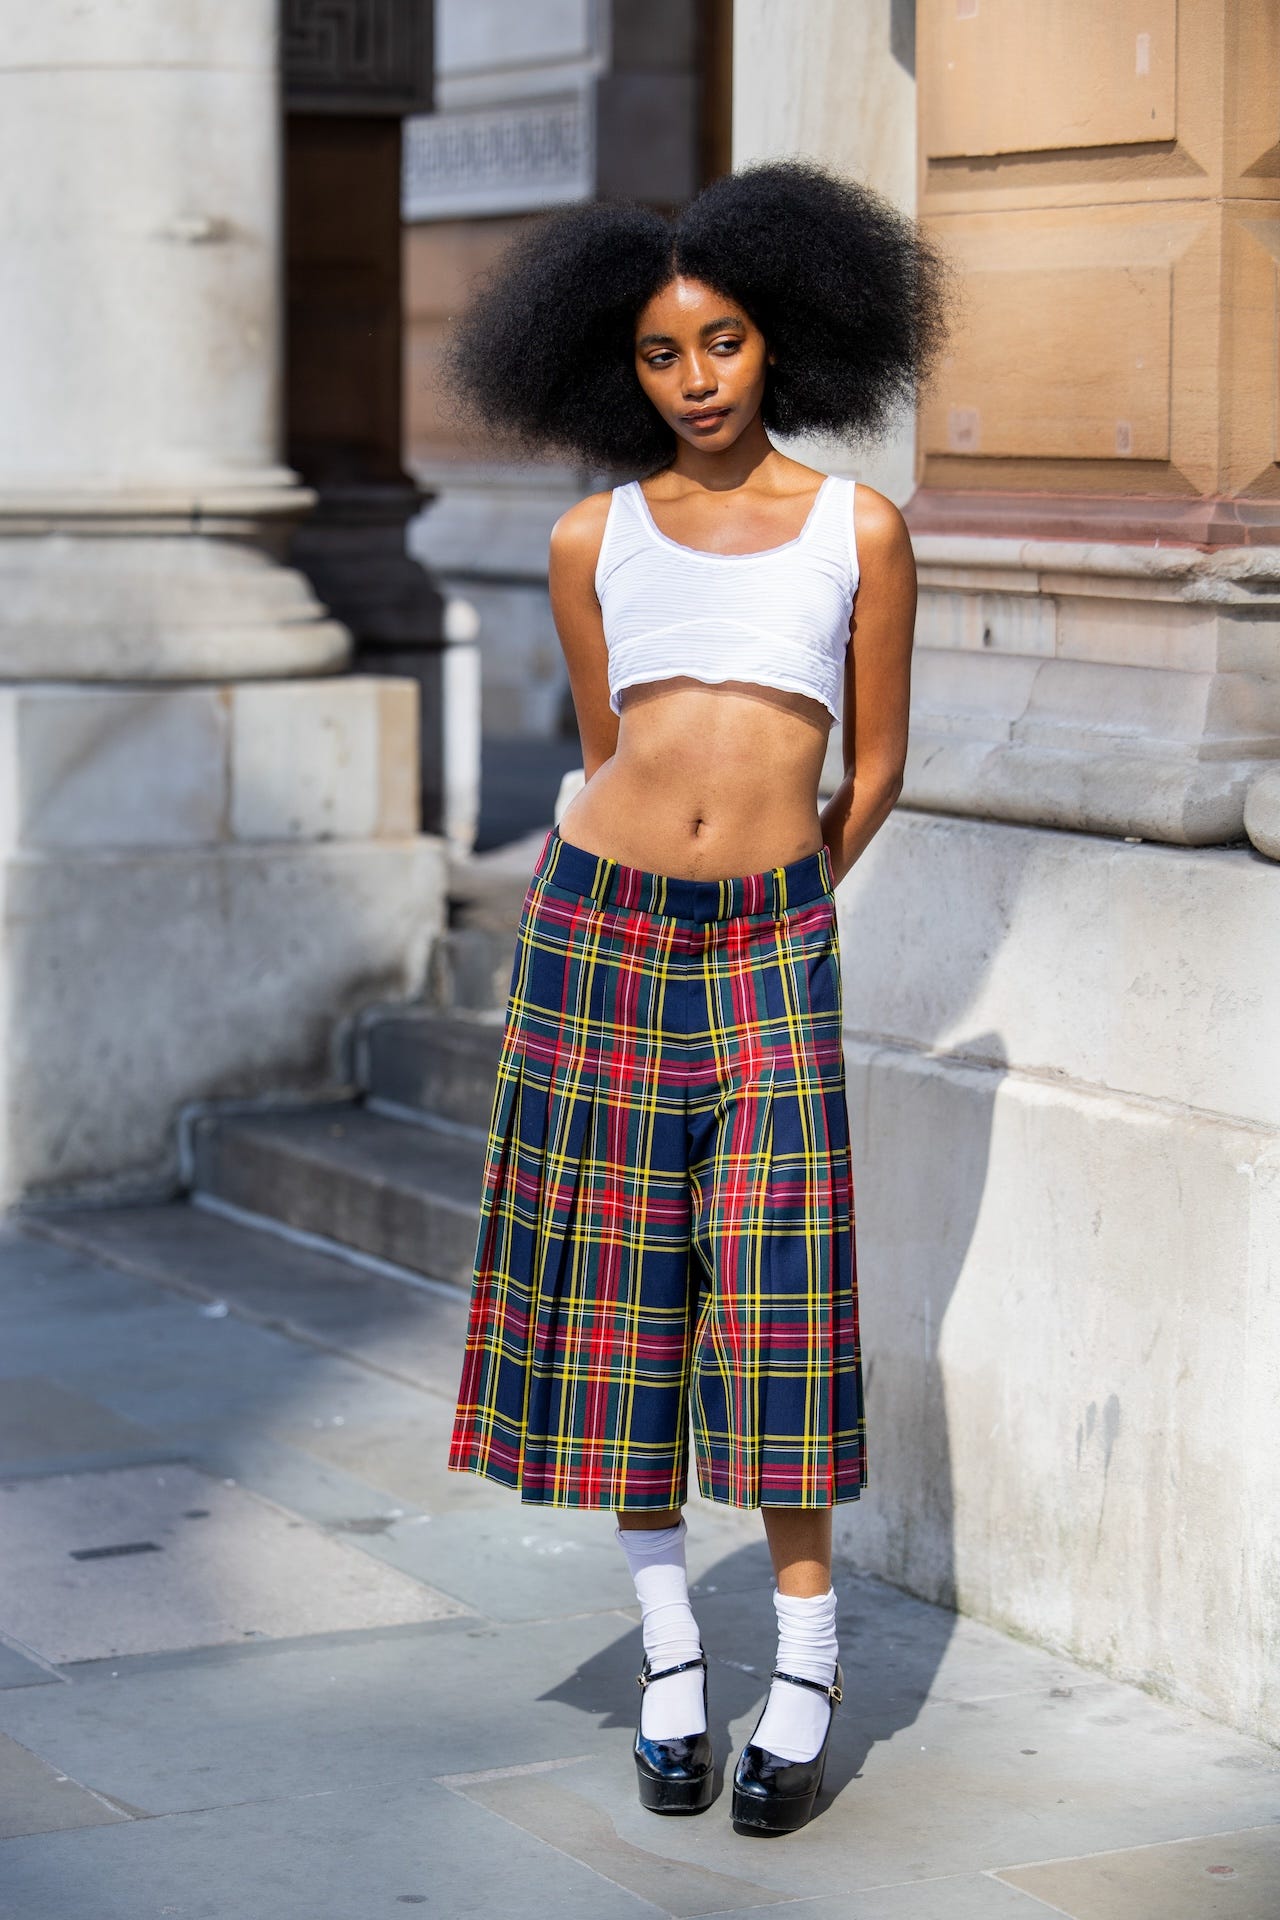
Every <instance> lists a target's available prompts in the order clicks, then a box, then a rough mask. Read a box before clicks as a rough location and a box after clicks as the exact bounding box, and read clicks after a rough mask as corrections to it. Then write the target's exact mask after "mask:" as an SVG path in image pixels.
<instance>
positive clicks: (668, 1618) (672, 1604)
mask: <svg viewBox="0 0 1280 1920" xmlns="http://www.w3.org/2000/svg"><path fill="white" fill-rule="evenodd" d="M614 1532H615V1533H616V1534H617V1536H618V1539H619V1541H620V1542H621V1545H622V1551H623V1552H624V1553H625V1554H626V1556H627V1565H628V1566H629V1567H630V1569H631V1578H632V1579H633V1580H634V1581H635V1583H636V1599H637V1600H638V1601H639V1602H640V1612H641V1616H642V1632H643V1634H644V1650H645V1652H646V1653H647V1654H648V1656H649V1665H650V1666H651V1667H652V1668H653V1670H654V1672H655V1673H658V1672H661V1670H662V1668H663V1667H672V1666H675V1665H676V1663H677V1662H678V1661H680V1660H696V1659H697V1657H698V1655H699V1654H700V1653H701V1651H702V1645H701V1641H700V1640H699V1637H698V1623H697V1621H696V1620H695V1619H694V1617H693V1612H692V1610H691V1608H690V1606H689V1580H688V1575H687V1573H686V1572H685V1562H684V1542H685V1534H686V1533H687V1532H688V1528H687V1527H686V1525H685V1522H684V1519H683V1517H682V1518H681V1519H680V1521H679V1522H678V1524H677V1525H676V1526H674V1527H620V1526H617V1525H615V1527H614ZM792 1691H793V1692H794V1691H795V1689H794V1688H793V1689H792ZM706 1725H707V1718H706V1715H705V1713H704V1712H703V1710H702V1668H701V1667H690V1668H689V1669H688V1670H687V1671H686V1672H685V1673H673V1674H671V1675H670V1676H669V1678H668V1679H666V1680H655V1681H654V1682H653V1683H652V1685H650V1686H647V1687H646V1688H645V1689H644V1695H643V1698H642V1701H641V1706H640V1731H641V1732H642V1733H643V1734H644V1736H645V1738H646V1739H647V1740H675V1739H678V1738H679V1736H680V1735H681V1734H685V1733H703V1732H705V1730H706Z"/></svg>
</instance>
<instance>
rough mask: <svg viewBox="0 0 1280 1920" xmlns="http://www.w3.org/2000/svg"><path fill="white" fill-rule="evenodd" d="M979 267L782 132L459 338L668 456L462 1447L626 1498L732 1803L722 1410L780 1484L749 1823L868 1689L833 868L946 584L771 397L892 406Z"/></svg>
mask: <svg viewBox="0 0 1280 1920" xmlns="http://www.w3.org/2000/svg"><path fill="white" fill-rule="evenodd" d="M941 279H942V276H941V270H940V267H939V263H938V261H937V259H936V257H935V256H934V254H933V253H932V252H931V250H930V248H929V247H928V245H927V244H926V243H925V242H924V240H923V239H922V237H921V236H920V234H919V233H918V231H917V230H916V229H915V227H914V226H913V225H912V224H911V223H910V222H908V221H905V220H903V219H902V218H901V217H900V216H899V215H897V214H896V213H894V212H893V210H892V209H891V208H889V207H888V206H887V205H886V204H885V203H884V202H882V201H880V200H879V199H877V198H876V197H875V196H874V195H872V194H870V193H868V192H867V191H865V190H864V189H862V188H860V187H858V186H856V185H854V184H853V183H851V182H849V181H846V180H843V179H841V178H839V177H838V176H836V175H833V174H831V173H829V172H827V171H825V170H823V169H821V168H819V167H817V166H815V165H812V164H810V163H805V162H800V161H787V162H777V163H769V164H764V165H758V166H754V167H749V168H747V169H744V170H743V171H741V172H739V173H737V174H734V175H729V176H726V177H725V178H723V179H721V180H718V181H716V182H715V183H714V184H713V185H711V186H710V187H708V188H707V189H705V190H704V191H703V192H702V193H701V194H700V195H699V196H698V197H697V199H695V200H694V201H693V202H692V203H691V204H690V205H689V206H688V207H686V208H685V209H684V211H683V212H682V213H681V214H680V215H679V216H678V217H677V218H676V219H675V220H674V221H673V222H668V221H667V220H665V219H663V218H661V217H660V216H659V215H658V214H656V213H653V212H651V211H648V210H646V209H643V208H640V207H635V206H630V205H619V204H608V203H605V204H596V205H591V206H585V207H580V208H575V209H572V210H571V211H569V212H567V213H565V214H562V215H558V216H556V217H555V218H553V219H551V220H550V221H547V222H544V223H542V224H541V225H540V226H539V227H538V228H537V230H536V231H534V232H532V233H531V234H529V235H526V236H524V237H522V239H521V240H520V241H518V242H517V243H516V245H515V247H514V248H512V249H511V250H509V252H508V253H507V254H506V255H505V256H504V258H503V259H502V260H501V261H500V262H499V264H498V267H497V268H496V269H495V270H494V272H493V273H492V274H491V275H490V277H489V279H488V281H487V283H486V285H485V286H484V288H483V289H482V290H481V292H480V293H479V294H478V296H477V297H476V299H475V300H474V301H473V303H472V305H471V307H470V308H469V310H468V312H467V313H466V314H465V315H463V316H462V318H461V320H460V321H459V322H458V323H457V324H456V326H455V328H454V332H453V334H452V337H451V342H450V345H449V348H448V351H447V355H446V363H445V364H446V370H447V373H448V375H449V376H450V380H451V383H452V386H453V389H454V391H455V392H456V393H457V395H458V396H460V398H461V400H462V402H463V405H464V407H465V408H466V409H467V410H468V411H469V413H470V414H472V415H478V416H479V418H480V419H481V420H482V421H483V422H484V423H485V424H487V425H489V426H492V427H497V428H499V429H501V430H503V431H504V432H505V433H507V434H508V435H512V436H514V437H515V439H516V440H517V441H518V442H519V443H522V444H523V445H524V446H525V447H528V448H530V449H532V450H533V451H534V452H538V453H545V452H548V451H554V452H556V453H557V454H559V455H561V456H564V455H565V454H568V455H570V456H576V457H577V458H579V459H585V460H586V461H587V462H588V463H590V464H591V465H593V466H596V467H598V468H599V467H603V468H605V469H612V470H615V471H616V470H619V469H621V470H623V471H626V470H628V469H630V470H631V471H633V472H634V473H635V474H636V476H637V477H635V478H633V479H631V480H629V481H627V482H626V483H625V484H623V485H620V486H617V487H614V488H611V489H608V490H605V491H601V492H597V493H592V494H591V495H589V496H588V497H587V498H586V499H584V500H582V501H580V502H579V503H578V504H577V505H576V506H574V507H572V508H571V509H570V510H569V511H568V512H567V513H565V514H563V515H562V516H561V517H560V519H559V520H558V521H557V522H556V525H555V527H554V529H553V531H552V535H551V547H550V589H551V604H552V610H553V613H554V617H555V622H556V627H557V630H558V633H559V637H560V641H561V644H562V646H563V649H564V655H565V659H566V662H567V665H568V672H569V679H570V684H571V688H572V693H573V700H574V705H575V708H576V711H577V717H578V724H579V729H580V733H581V739H582V749H583V760H584V769H585V773H586V784H585V786H584V787H583V788H582V789H581V790H580V791H579V792H578V793H577V795H576V796H575V797H574V799H573V801H572V803H571V804H570V805H569V806H568V808H567V809H566V811H565V812H564V814H563V816H562V818H561V820H560V822H559V825H558V827H557V828H553V829H552V830H551V831H550V832H549V833H548V835H547V838H546V841H545V842H544V845H543V848H542V851H541V854H540V856H539V859H538V862H537V865H536V868H535V871H534V875H533V879H532V881H531V883H530V887H529V890H528V894H527V896H526V899H525V904H524V910H523V914H522V917H521V923H520V932H519V941H518V946H517V952H516V958H515V965H514V968H513V972H512V980H511V998H510V1002H509V1006H508V1010H507V1020H506V1028H505V1032H504V1038H503V1046H502V1054H501V1061H500V1066H499V1073H498V1083H497V1087H496V1090H495V1096H494V1103H493V1113H492V1124H491V1128H490V1134H489V1143H488V1162H487V1167H486V1173H485V1182H484V1192H483V1201H482V1217H481V1223H480V1232H479V1237H478V1242H477V1249H476V1264H475V1278H474V1283H473V1289H472V1298H471V1315H470V1328H469V1335H468V1342H467V1352H466V1359H465V1363H464V1368H463V1375H462V1382H461V1387H460V1392H459V1396H458V1407H457V1416H456V1422H455V1427H454V1434H453V1441H452V1445H451V1449H450V1456H449V1462H450V1465H451V1466H452V1467H455V1468H457V1469H459V1470H464V1471H472V1472H476V1473H481V1474H485V1475H488V1476H489V1477H490V1478H492V1479H495V1480H498V1481H501V1482H503V1483H504V1484H506V1485H508V1486H511V1487H514V1488H517V1489H518V1490H519V1491H520V1494H521V1497H522V1499H524V1500H526V1501H534V1502H541V1503H545V1504H550V1505H555V1506H563V1507H595V1508H610V1509H612V1510H613V1511H614V1513H615V1515H616V1526H615V1531H616V1533H617V1537H618V1539H619V1541H620V1543H621V1545H622V1548H623V1550H624V1552H625V1553H626V1556H627V1560H628V1564H629V1566H630V1569H631V1572H632V1575H633V1577H634V1580H635V1588H636V1594H637V1598H638V1600H639V1603H640V1607H641V1612H642V1616H643V1639H644V1665H643V1670H642V1672H641V1674H640V1676H639V1678H640V1684H641V1689H642V1693H641V1702H642V1704H641V1716H640V1724H639V1727H638V1728H637V1732H636V1741H635V1759H636V1767H637V1774H638V1779H639V1790H640V1797H641V1800H642V1802H643V1803H644V1805H646V1806H647V1807H650V1808H652V1809H653V1810H654V1811H656V1812H697V1811H700V1810H701V1809H702V1808H704V1807H706V1806H707V1805H708V1804H709V1803H710V1799H711V1791H712V1761H713V1756H712V1752H711V1742H710V1738H709V1735H708V1733H707V1711H706V1710H707V1666H706V1658H705V1655H704V1653H703V1649H702V1644H701V1638H700V1635H699V1632H698V1628H697V1624H696V1622H695V1620H694V1617H693V1614H692V1611H691V1609H690V1606H689V1596H688V1588H687V1582H686V1573H685V1554H684V1541H685V1522H684V1519H683V1516H682V1513H681V1507H682V1504H683V1501H684V1499H685V1496H686V1475H687V1466H688V1453H689V1448H688V1429H689V1416H690V1411H691V1412H692V1427H693V1452H694V1456H695V1459H696V1465H697V1474H698V1484H699V1488H700V1491H701V1492H702V1494H703V1495H704V1496H705V1497H707V1498H709V1499H711V1500H715V1501H721V1502H724V1503H726V1504H729V1505H732V1506H739V1507H752V1506H759V1507H760V1508H761V1509H762V1511H763V1518H764V1526H765V1531H766V1534H767V1537H768V1542H769V1547H770V1551H771V1555H772V1560H773V1566H774V1574H775V1581H776V1585H775V1589H774V1604H775V1608H776V1612H777V1618H778V1629H779V1638H778V1659H777V1664H776V1667H775V1670H774V1673H773V1677H772V1682H771V1686H770V1691H769V1695H768V1698H767V1700H766V1702H765V1704H764V1709H763V1712H762V1714H761V1717H760V1719H759V1721H758V1723H757V1725H756V1727H755V1730H754V1732H753V1734H752V1737H751V1739H750V1741H749V1742H748V1743H747V1745H746V1747H745V1748H744V1750H743V1752H742V1754H741V1755H740V1756H739V1759H738V1764H737V1768H736V1771H735V1776H734V1791H733V1818H734V1824H735V1826H736V1827H738V1829H739V1830H740V1831H745V1832H758V1831H764V1832H777V1831H789V1830H794V1829H795V1828H797V1827H800V1826H802V1825H803V1824H804V1823H805V1821H806V1820H807V1819H808V1818H809V1815H810V1812H811V1810H812V1807H813V1802H814V1798H815V1795H816V1793H817V1790H818V1787H819V1785H820V1784H821V1777H822V1769H823V1763H824V1761H825V1757H826V1750H827V1741H828V1737H829V1733H830V1723H831V1717H832V1708H833V1705H834V1703H835V1702H837V1701H838V1700H839V1699H840V1697H841V1671H840V1667H839V1664H838V1661H837V1652H838V1648H837V1641H836V1595H835V1592H834V1590H833V1588H832V1582H831V1513H832V1508H833V1506H835V1505H836V1504H837V1503H838V1502H842V1501H851V1500H856V1499H857V1498H858V1496H859V1494H860V1492H861V1489H862V1487H863V1486H864V1485H865V1484H866V1459H865V1448H864V1423H863V1404H862V1378H861V1363H860V1352H859V1344H858V1312H857V1296H856V1282H855V1271H854V1248H853V1195H852V1185H851V1176H850V1165H849V1138H848V1115H847V1108H846V1103H845V1082H844V1062H843V1053H842V1045H841V988H840V957H839V946H838V937H837V926H836V906H835V897H834V889H835V887H836V886H837V885H838V883H839V882H840V880H841V879H842V878H843V877H844V875H845V874H846V873H847V872H848V871H849V869H850V868H851V867H852V865H853V863H854V861H855V860H856V859H857V858H858V856H859V854H861V853H862V851H863V849H864V848H865V847H866V846H867V844H868V842H869V841H870V840H871V838H872V837H873V835H874V834H875V833H876V831H877V829H878V828H879V827H880V826H881V824H882V823H883V821H884V820H885V818H886V817H887V815H888V813H889V811H890V809H891V808H892V806H893V804H894V801H895V800H896V798H897V796H898V793H899V792H900V790H901V783H902V769H903V762H904V757H905V752H906V738H907V710H908V694H909V663H910V652H911V641H912V628H913V623H914V616H915V570H914V564H913V560H912V554H911V546H910V542H909V540H908V537H907V532H906V528H905V526H904V524H903V520H902V517H901V515H900V514H899V513H898V511H897V509H896V508H895V507H894V506H893V505H892V504H891V503H890V502H889V501H888V500H887V499H885V498H884V497H883V496H882V495H881V494H879V493H876V492H874V491H872V490H871V489H870V488H868V487H865V486H861V485H855V483H854V482H853V481H851V480H847V479H844V478H842V477H838V476H830V475H829V476H825V477H824V476H823V475H822V474H821V473H819V472H816V471H815V470H814V469H813V468H811V467H808V466H806V465H804V464H803V463H802V462H800V461H797V460H793V459H790V458H789V457H788V456H787V455H785V454H784V453H782V452H781V451H780V450H779V449H778V448H777V447H775V446H774V444H773V442H772V440H771V438H770V434H771V432H772V431H777V432H779V433H795V432H799V431H822V432H827V433H836V434H843V435H846V436H859V435H864V434H866V433H867V432H868V431H870V430H872V429H874V428H875V427H877V426H878V425H880V424H882V423H883V421H884V419H885V417H886V415H887V413H888V412H889V411H890V409H891V408H892V407H893V405H894V404H895V403H897V402H900V401H903V400H906V399H909V398H910V397H911V396H912V395H913V393H914V392H915V391H916V388H917V386H918V383H919V381H920V379H921V377H922V375H923V373H924V371H925V368H926V365H927V363H928V361H929V360H930V358H931V356H932V355H933V353H934V352H935V351H936V348H937V345H938V343H939V340H940V337H941V332H942V322H941V318H940V315H941V307H942V297H941ZM833 720H842V721H843V729H844V731H843V748H844V764H845V769H846V771H845V776H844V779H843V781H842V782H841V784H840V786H839V787H838V788H837V790H836V792H835V793H834V794H833V795H832V797H831V798H830V799H829V800H828V802H827V804H826V806H825V807H824V808H823V809H822V811H821V812H819V810H818V803H817V796H818V782H819V775H820V773H821V769H822V765H823V760H824V755H825V750H826V745H827V736H828V733H829V730H830V727H831V724H832V721H833ZM725 1652H726V1654H729V1653H731V1652H732V1650H731V1649H725Z"/></svg>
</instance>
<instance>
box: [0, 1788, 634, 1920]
mask: <svg viewBox="0 0 1280 1920" xmlns="http://www.w3.org/2000/svg"><path fill="white" fill-rule="evenodd" d="M415 1912H422V1913H425V1914H428V1915H439V1916H447V1920H494V1916H495V1915H503V1916H509V1917H510V1920H551V1916H555V1920H653V1915H654V1912H655V1908H654V1906H653V1905H652V1903H650V1902H648V1901H646V1900H643V1899H640V1898H638V1897H637V1896H636V1895H634V1894H632V1893H628V1892H626V1891H625V1890H624V1889H622V1888H620V1887H617V1886H614V1885H612V1884H611V1883H610V1882H609V1881H608V1880H603V1879H601V1878H600V1876H599V1875H597V1874H595V1873H593V1872H591V1871H590V1869H588V1868H584V1867H583V1866H581V1865H579V1863H578V1862H576V1861H574V1860H571V1859H569V1858H567V1857H566V1856H565V1855H564V1854H563V1853H561V1852H560V1851H559V1850H558V1849H556V1848H554V1847H551V1846H548V1845H546V1844H545V1843H544V1842H542V1841H539V1840H535V1839H534V1838H532V1837H531V1836H529V1835H527V1834H524V1833H521V1832H520V1830H519V1829H518V1828H516V1827H513V1826H512V1825H511V1824H510V1823H508V1822H504V1821H502V1820H501V1819H499V1818H498V1816H496V1815H494V1814H492V1813H489V1812H488V1811H487V1810H486V1809H485V1808H483V1807H480V1806H477V1805H473V1804H471V1803H469V1802H468V1801H466V1800H464V1799H462V1798H460V1797H459V1796H458V1795H457V1794H454V1793H451V1792H449V1790H448V1789H447V1788H444V1787H437V1786H435V1785H433V1784H432V1783H431V1782H422V1783H416V1782H413V1781H409V1780H403V1781H380V1782H379V1783H378V1784H377V1785H376V1786H364V1785H355V1786H351V1787H349V1788H348V1789H346V1790H345V1791H343V1792H340V1793H333V1792H320V1793H308V1794H305V1795H303V1796H300V1797H296V1798H293V1797H287V1796H273V1797H271V1798H268V1799H263V1800H258V1801H254V1802H251V1803H249V1804H247V1805H241V1806H234V1807H219V1808H214V1809H207V1810H204V1811H200V1812H193V1813H187V1814H178V1815H172V1816H170V1817H169V1818H166V1819H153V1820H133V1821H126V1822H122V1823H118V1824H113V1825H111V1826H105V1827H99V1828H96V1829H94V1830H91V1831H81V1832H78V1833H62V1834H47V1835H41V1836H38V1837H35V1838H31V1839H19V1840H11V1841H9V1842H7V1843H6V1844H5V1846H4V1848H3V1850H2V1852H0V1917H2V1920H60V1916H62V1915H68V1914H71V1915H83V1916H86V1920H90V1917H91V1920H142V1917H143V1916H150V1915H153V1914H156V1915H162V1914H163V1915H170V1914H171V1915H176V1916H179V1917H180V1920H369V1917H370V1916H372V1915H380V1914H386V1915H387V1916H388V1920H390V1917H391V1916H392V1915H397V1914H404V1915H406V1916H408V1915H410V1914H413V1913H415Z"/></svg>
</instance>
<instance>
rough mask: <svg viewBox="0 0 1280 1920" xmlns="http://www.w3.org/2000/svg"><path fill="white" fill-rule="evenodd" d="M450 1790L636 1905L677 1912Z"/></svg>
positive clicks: (668, 1916) (669, 1918)
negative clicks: (601, 1881) (623, 1895)
mask: <svg viewBox="0 0 1280 1920" xmlns="http://www.w3.org/2000/svg"><path fill="white" fill-rule="evenodd" d="M451 1791H457V1792H458V1797H459V1798H460V1799H466V1800H469V1801H470V1804H471V1805H472V1806H473V1807H479V1808H480V1810H481V1812H482V1813H487V1814H490V1815H492V1817H493V1818H494V1819H495V1820H501V1822H502V1824H503V1826H505V1827H514V1828H515V1830H516V1832H517V1833H523V1834H527V1835H528V1837H529V1839H531V1840H532V1841H533V1843H534V1845H535V1846H539V1847H545V1848H546V1849H547V1851H548V1852H549V1853H555V1854H559V1856H560V1858H561V1859H562V1860H568V1861H569V1862H570V1864H571V1865H572V1866H575V1867H577V1868H578V1870H579V1871H580V1872H582V1873H589V1874H591V1875H592V1876H593V1877H594V1878H595V1879H597V1880H603V1882H604V1884H605V1886H606V1887H612V1888H613V1890H614V1892H615V1893H624V1894H626V1896H627V1897H628V1899H631V1900H634V1901H635V1902H636V1904H637V1906H640V1907H644V1908H647V1909H648V1911H649V1912H650V1913H656V1914H660V1915H661V1920H676V1916H675V1915H674V1914H673V1913H672V1911H671V1909H670V1907H661V1906H659V1905H658V1902H657V1901H656V1900H648V1899H646V1898H645V1896H644V1894H642V1893H637V1892H636V1890H635V1888H634V1887H628V1886H626V1885H624V1884H623V1882H622V1881H621V1880H614V1879H612V1878H611V1876H610V1875H609V1874H607V1873H604V1872H603V1871H602V1870H601V1869H600V1868H599V1867H593V1866H592V1864H591V1862H590V1861H589V1860H583V1859H582V1858H581V1857H580V1855H578V1854H576V1853H570V1851H569V1849H568V1848H567V1847H562V1846H558V1845H557V1844H556V1842H555V1841H554V1840H548V1838H547V1836H546V1835H545V1834H544V1833H535V1832H534V1831H533V1829H532V1828H530V1827H526V1826H522V1825H521V1823H520V1822H519V1821H518V1820H512V1819H510V1818H509V1816H508V1815H507V1814H505V1813H503V1812H501V1811H500V1810H499V1809H498V1808H497V1807H491V1806H489V1805H488V1804H487V1802H486V1801H484V1800H475V1799H472V1798H471V1796H470V1795H469V1794H465V1793H463V1792H461V1790H459V1789H451ZM721 1911H722V1912H724V1913H731V1912H732V1911H733V1909H732V1908H731V1907H724V1908H722V1909H721ZM704 1920H705V1916H704Z"/></svg>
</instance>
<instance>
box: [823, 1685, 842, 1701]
mask: <svg viewBox="0 0 1280 1920" xmlns="http://www.w3.org/2000/svg"><path fill="white" fill-rule="evenodd" d="M827 1691H828V1692H829V1694H830V1696H831V1698H832V1700H833V1701H834V1702H835V1704H836V1706H839V1705H840V1702H841V1701H842V1700H843V1699H844V1688H843V1687H841V1686H833V1687H829V1688H828V1689H827Z"/></svg>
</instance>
